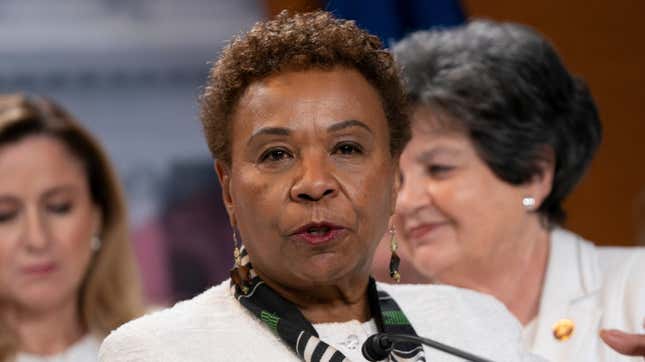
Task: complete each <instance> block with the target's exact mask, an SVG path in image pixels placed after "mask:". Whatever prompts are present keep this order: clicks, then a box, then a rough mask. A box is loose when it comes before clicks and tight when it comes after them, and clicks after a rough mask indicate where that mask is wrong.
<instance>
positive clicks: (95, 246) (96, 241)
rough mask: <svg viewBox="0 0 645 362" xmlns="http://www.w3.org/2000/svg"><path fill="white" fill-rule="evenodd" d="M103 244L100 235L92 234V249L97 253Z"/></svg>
mask: <svg viewBox="0 0 645 362" xmlns="http://www.w3.org/2000/svg"><path fill="white" fill-rule="evenodd" d="M101 244H102V243H101V239H100V238H99V237H98V235H94V236H92V240H91V241H90V249H91V250H92V251H93V252H95V253H96V252H97V251H99V249H101Z"/></svg>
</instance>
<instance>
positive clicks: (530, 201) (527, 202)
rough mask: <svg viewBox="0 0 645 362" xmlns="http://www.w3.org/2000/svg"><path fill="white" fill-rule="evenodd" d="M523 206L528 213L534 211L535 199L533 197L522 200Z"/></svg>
mask: <svg viewBox="0 0 645 362" xmlns="http://www.w3.org/2000/svg"><path fill="white" fill-rule="evenodd" d="M522 206H524V208H525V209H526V210H528V211H533V208H534V207H535V198H534V197H533V196H526V197H525V198H523V199H522Z"/></svg>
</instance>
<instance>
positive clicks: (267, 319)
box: [260, 310, 280, 332]
mask: <svg viewBox="0 0 645 362" xmlns="http://www.w3.org/2000/svg"><path fill="white" fill-rule="evenodd" d="M260 319H262V321H263V322H264V323H266V325H267V326H269V328H271V329H273V331H274V332H276V331H277V330H278V321H279V320H280V317H278V316H277V315H275V314H273V313H269V312H267V311H265V310H263V311H261V312H260Z"/></svg>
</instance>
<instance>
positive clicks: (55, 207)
mask: <svg viewBox="0 0 645 362" xmlns="http://www.w3.org/2000/svg"><path fill="white" fill-rule="evenodd" d="M47 210H48V211H49V212H52V213H54V214H61V215H63V214H67V213H69V212H70V211H71V210H72V203H71V202H64V203H59V204H49V205H47Z"/></svg>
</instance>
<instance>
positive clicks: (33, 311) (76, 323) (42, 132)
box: [0, 95, 141, 362]
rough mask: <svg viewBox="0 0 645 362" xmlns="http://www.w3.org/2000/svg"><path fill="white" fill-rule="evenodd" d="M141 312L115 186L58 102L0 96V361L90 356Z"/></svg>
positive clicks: (99, 155)
mask: <svg viewBox="0 0 645 362" xmlns="http://www.w3.org/2000/svg"><path fill="white" fill-rule="evenodd" d="M140 311H141V300H140V286H139V282H138V274H137V270H136V267H135V263H134V258H133V255H132V251H131V248H130V240H129V238H128V229H127V218H126V209H125V204H124V201H123V196H122V191H121V188H120V186H119V183H118V182H117V178H116V176H115V174H114V171H113V169H112V166H111V165H110V162H109V160H108V158H107V156H106V154H105V152H104V151H103V149H102V148H101V146H100V145H99V144H98V142H97V141H96V140H95V139H94V138H93V137H92V136H91V135H90V134H89V133H88V132H87V131H86V130H84V129H83V128H82V127H81V126H80V125H79V123H78V122H77V121H76V120H74V119H73V118H72V117H71V116H70V115H69V114H68V113H66V112H65V111H64V110H63V109H62V108H61V107H60V106H58V105H56V104H54V103H53V102H51V101H47V100H43V99H30V98H27V97H24V96H22V95H0V361H3V362H4V361H16V362H32V361H39V362H40V361H70V362H71V361H92V360H96V359H97V352H98V347H99V344H100V342H101V340H102V338H103V337H104V336H105V335H106V334H107V333H108V332H109V331H111V330H112V329H114V328H116V327H118V326H119V325H121V324H122V323H124V322H126V321H128V320H130V319H132V318H134V317H136V316H137V315H139V314H140Z"/></svg>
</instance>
